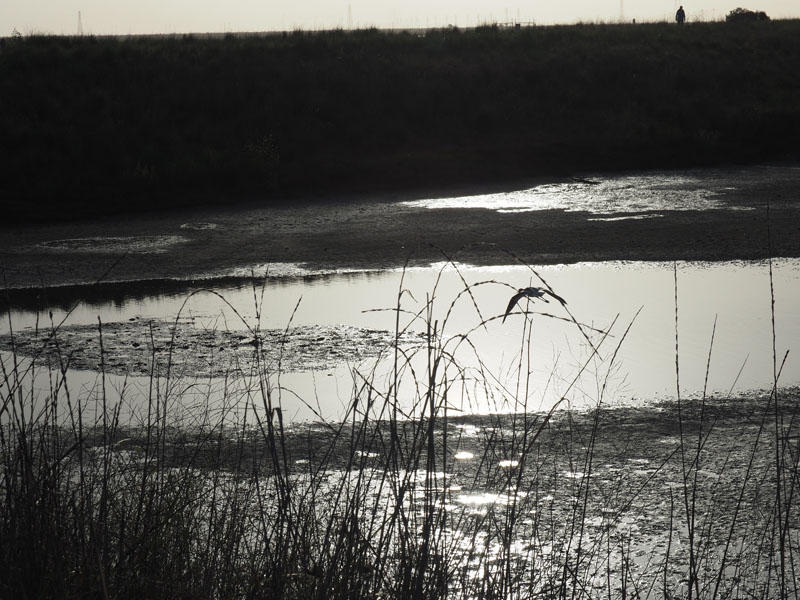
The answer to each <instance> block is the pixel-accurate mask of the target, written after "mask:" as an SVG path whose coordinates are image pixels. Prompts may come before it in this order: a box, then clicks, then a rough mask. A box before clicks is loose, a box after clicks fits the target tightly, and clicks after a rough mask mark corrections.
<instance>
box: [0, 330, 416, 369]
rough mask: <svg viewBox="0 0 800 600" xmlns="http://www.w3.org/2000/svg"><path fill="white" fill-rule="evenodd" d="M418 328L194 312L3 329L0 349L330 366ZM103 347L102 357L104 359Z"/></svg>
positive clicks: (134, 363) (134, 365) (376, 351)
mask: <svg viewBox="0 0 800 600" xmlns="http://www.w3.org/2000/svg"><path fill="white" fill-rule="evenodd" d="M421 342H422V337H420V336H419V335H416V334H403V335H401V336H400V337H399V338H396V336H395V334H394V333H393V332H390V331H385V330H375V329H364V328H360V327H351V326H341V325H340V326H333V327H331V326H327V327H325V326H303V327H292V328H289V329H267V330H261V331H257V332H249V331H230V330H226V329H207V328H202V327H197V326H195V323H194V320H193V319H191V318H189V319H181V320H178V321H163V320H152V319H141V318H133V319H131V320H129V321H125V322H113V323H103V325H102V335H101V332H100V328H99V327H98V326H96V325H69V326H62V327H59V328H57V329H55V330H51V329H40V330H35V329H24V330H21V331H18V332H15V333H14V334H13V336H11V335H4V336H0V350H5V351H13V352H16V353H17V354H19V355H24V356H28V357H36V358H37V359H38V360H39V361H40V362H41V363H49V364H50V365H51V366H59V367H61V368H63V367H69V368H74V369H84V370H95V371H97V370H100V369H104V370H105V371H106V372H107V373H114V374H118V375H148V374H150V373H152V372H155V373H156V374H162V375H163V374H164V373H165V372H166V370H167V369H169V370H170V372H173V373H175V374H180V375H189V376H197V377H219V376H223V375H226V374H230V373H232V372H239V373H244V374H246V373H250V372H253V369H257V368H260V367H263V368H267V369H272V370H277V369H280V370H282V371H291V372H297V371H312V370H327V369H331V368H333V367H335V366H336V365H337V364H341V363H343V362H352V363H358V362H360V361H363V360H365V359H368V358H377V357H378V356H380V355H381V353H383V352H385V351H386V350H387V349H388V348H390V347H392V346H393V345H394V344H395V343H400V344H403V345H413V344H415V343H421ZM101 347H102V360H101Z"/></svg>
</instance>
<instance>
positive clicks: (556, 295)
mask: <svg viewBox="0 0 800 600" xmlns="http://www.w3.org/2000/svg"><path fill="white" fill-rule="evenodd" d="M543 291H544V293H545V294H548V295H550V296H552V297H553V298H555V299H556V300H558V301H559V302H561V304H563V305H564V306H566V305H567V301H566V300H564V299H563V298H562V297H561V296H559V295H558V294H556V293H555V292H551V291H550V290H543Z"/></svg>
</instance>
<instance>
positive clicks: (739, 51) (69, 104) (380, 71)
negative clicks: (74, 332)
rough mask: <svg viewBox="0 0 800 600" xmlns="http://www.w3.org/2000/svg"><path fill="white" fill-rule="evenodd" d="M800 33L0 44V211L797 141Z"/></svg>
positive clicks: (781, 149) (466, 173) (789, 147)
mask: <svg viewBox="0 0 800 600" xmlns="http://www.w3.org/2000/svg"><path fill="white" fill-rule="evenodd" d="M798 30H800V21H797V20H795V21H773V22H768V23H759V24H755V25H754V26H752V27H734V26H731V25H729V24H726V23H692V24H689V25H687V26H685V27H681V28H678V27H676V26H674V25H673V24H667V23H651V24H638V25H630V24H628V25H589V24H581V25H573V26H558V27H525V28H521V29H497V28H495V29H492V28H478V29H476V30H457V29H456V30H452V29H447V30H429V31H426V32H425V33H424V35H416V34H414V33H412V32H382V31H377V30H359V31H350V32H348V31H325V32H315V33H311V32H302V31H297V32H293V33H287V34H285V35H264V36H230V37H224V38H216V39H215V38H209V39H204V38H201V37H192V36H164V37H128V38H114V37H111V38H95V37H57V36H27V37H21V38H14V39H6V40H0V41H2V42H4V43H3V44H2V45H0V132H2V136H3V139H4V143H3V144H2V145H0V163H2V164H3V165H4V166H5V171H6V173H7V177H4V178H3V179H2V181H0V198H2V202H3V210H4V216H5V218H6V220H8V221H11V220H22V221H31V220H47V219H49V220H63V219H68V218H76V217H77V216H80V215H83V216H87V215H96V214H98V213H100V212H102V213H129V212H132V211H137V210H152V209H163V208H164V207H167V206H169V207H174V206H187V205H191V206H194V205H196V204H197V203H199V202H216V203H227V202H233V201H236V200H241V199H251V198H259V199H269V198H272V199H273V200H275V201H278V200H281V201H285V199H286V197H287V194H303V195H307V194H314V195H317V196H319V197H325V195H326V194H327V193H329V192H332V191H349V192H352V191H353V190H359V191H376V190H387V189H388V190H394V191H396V190H397V189H401V188H413V187H415V186H419V187H422V188H427V189H430V188H431V187H436V186H447V185H454V184H455V185H460V184H465V183H473V182H479V183H485V182H494V181H501V182H507V181H508V180H509V178H512V177H519V178H530V177H539V176H554V175H555V176H560V175H564V174H573V173H575V172H576V171H577V172H580V171H587V170H588V171H598V170H622V169H643V168H670V167H686V166H699V165H703V164H712V163H714V164H728V163H731V162H734V163H736V162H748V161H749V162H762V161H765V160H770V159H781V158H783V157H785V156H787V155H790V156H792V155H794V156H796V146H797V144H796V141H797V137H798V132H800V113H799V112H798V108H797V107H798V101H797V99H798V94H800V89H799V88H798V82H797V78H796V77H794V76H793V75H792V73H796V72H798V71H800V42H798V40H799V39H800V35H798ZM42 172H47V173H48V177H41V176H40V173H42ZM66 207H68V209H69V210H64V208H66ZM48 209H56V210H52V211H50V210H48Z"/></svg>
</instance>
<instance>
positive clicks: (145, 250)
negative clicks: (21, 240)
mask: <svg viewBox="0 0 800 600" xmlns="http://www.w3.org/2000/svg"><path fill="white" fill-rule="evenodd" d="M188 241H189V239H188V238H186V237H184V236H182V235H140V236H112V237H104V236H98V237H83V238H69V239H60V240H47V241H44V242H40V243H39V244H37V246H36V247H37V249H39V250H45V251H51V252H59V253H61V252H72V253H77V254H118V253H130V254H163V253H165V252H167V251H168V250H169V249H170V248H171V247H172V246H175V245H177V244H182V243H184V242H188Z"/></svg>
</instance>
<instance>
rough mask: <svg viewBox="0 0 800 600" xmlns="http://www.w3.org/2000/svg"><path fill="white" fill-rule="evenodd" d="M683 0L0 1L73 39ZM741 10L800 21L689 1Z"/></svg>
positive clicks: (2, 28) (500, 15) (778, 3)
mask: <svg viewBox="0 0 800 600" xmlns="http://www.w3.org/2000/svg"><path fill="white" fill-rule="evenodd" d="M679 2H683V0H549V1H542V0H528V1H527V2H521V1H519V0H2V1H0V37H5V36H9V35H11V34H12V32H13V31H14V30H17V31H19V32H20V33H22V34H23V35H27V34H30V33H44V34H75V33H77V32H78V13H79V12H80V21H81V24H82V27H83V32H84V33H85V34H96V35H105V34H137V33H188V32H194V33H204V32H215V33H220V32H229V31H232V32H234V31H282V30H292V29H330V28H334V27H343V28H349V27H372V26H375V27H380V28H392V27H395V28H398V27H444V26H447V25H449V24H454V25H458V26H460V27H469V26H473V25H476V24H480V23H487V22H489V23H490V22H501V23H502V22H510V21H520V22H523V23H529V22H534V23H536V24H540V25H547V24H553V23H575V22H579V21H584V22H619V21H621V20H624V21H631V20H632V19H636V20H637V21H639V22H643V21H660V20H665V19H666V20H670V21H671V20H672V19H673V15H674V14H675V10H676V9H677V7H678V3H679ZM737 6H745V7H746V8H750V9H753V10H763V11H764V12H766V13H767V14H768V15H769V16H770V17H772V18H773V19H776V18H800V0H757V1H753V2H749V3H748V0H696V2H694V3H693V2H692V1H691V0H688V1H686V2H685V3H684V8H685V10H686V14H687V20H688V21H692V20H720V19H723V18H724V17H725V15H726V14H727V13H728V12H729V11H730V10H732V9H734V8H736V7H737Z"/></svg>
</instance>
